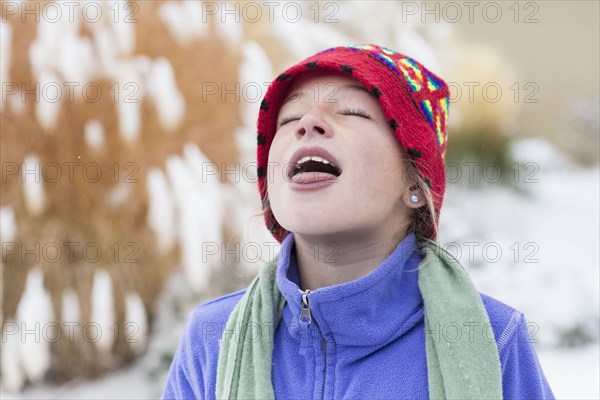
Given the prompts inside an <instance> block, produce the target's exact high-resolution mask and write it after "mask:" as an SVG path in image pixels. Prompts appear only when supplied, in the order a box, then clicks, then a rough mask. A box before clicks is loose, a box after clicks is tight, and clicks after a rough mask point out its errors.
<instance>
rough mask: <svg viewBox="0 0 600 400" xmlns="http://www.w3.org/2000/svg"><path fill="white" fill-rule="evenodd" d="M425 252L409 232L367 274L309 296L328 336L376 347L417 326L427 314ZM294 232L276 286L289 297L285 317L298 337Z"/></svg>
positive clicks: (316, 319)
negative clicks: (421, 282)
mask: <svg viewBox="0 0 600 400" xmlns="http://www.w3.org/2000/svg"><path fill="white" fill-rule="evenodd" d="M421 261H422V255H421V253H420V251H419V247H418V245H417V241H416V238H415V235H414V234H413V233H412V232H411V233H408V234H407V235H406V236H405V238H404V239H403V240H402V241H401V242H400V244H399V245H398V246H397V247H396V249H395V250H394V251H393V252H392V254H390V255H389V256H388V257H387V258H386V259H385V260H384V261H383V262H382V263H381V264H380V265H378V266H377V267H376V268H375V269H374V270H372V271H371V272H370V273H368V274H367V275H365V276H363V277H360V278H358V279H355V280H353V281H350V282H345V283H342V284H338V285H333V286H327V287H323V288H319V289H316V290H314V291H311V292H310V293H309V295H308V300H309V304H310V312H311V317H312V321H313V322H316V325H317V326H318V328H319V331H320V332H321V334H322V335H323V336H324V337H327V338H329V339H331V340H333V341H334V342H335V343H337V344H341V345H350V346H375V345H381V344H384V343H387V342H389V341H391V340H393V339H395V338H397V337H399V336H401V335H402V334H403V333H404V332H406V331H407V330H408V329H410V328H411V327H412V326H414V325H415V324H416V323H417V322H418V321H419V320H420V319H421V317H422V316H423V309H422V308H423V307H422V306H423V300H422V297H421V293H420V292H419V287H418V269H417V267H418V266H419V264H420V262H421ZM298 278H299V274H298V264H297V259H296V251H295V246H294V236H293V233H289V234H288V235H287V236H286V238H285V239H284V241H283V242H282V244H281V251H280V253H279V256H278V259H277V286H278V287H279V290H280V292H281V293H282V295H283V296H284V297H285V299H286V300H287V302H286V305H285V307H284V309H283V312H282V320H283V321H284V322H285V323H286V325H287V330H288V333H289V335H291V336H292V337H293V338H295V339H297V338H298V337H299V336H300V330H301V329H300V319H299V318H300V311H301V308H302V294H303V292H302V290H301V289H300V287H299V285H298V282H299V279H298Z"/></svg>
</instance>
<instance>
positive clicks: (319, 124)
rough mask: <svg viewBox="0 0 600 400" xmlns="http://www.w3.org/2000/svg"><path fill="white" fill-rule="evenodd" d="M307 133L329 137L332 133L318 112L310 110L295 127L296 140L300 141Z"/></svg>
mask: <svg viewBox="0 0 600 400" xmlns="http://www.w3.org/2000/svg"><path fill="white" fill-rule="evenodd" d="M307 133H310V134H317V135H323V136H326V137H331V135H332V133H333V131H332V129H331V126H330V125H329V123H327V121H325V119H324V118H323V114H322V112H321V111H320V110H317V109H312V110H310V111H309V112H307V113H306V114H304V115H303V116H302V118H301V119H300V121H299V122H298V125H297V127H296V136H297V138H298V139H300V138H301V137H302V136H304V135H306V134H307Z"/></svg>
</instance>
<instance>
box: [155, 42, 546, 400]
mask: <svg viewBox="0 0 600 400" xmlns="http://www.w3.org/2000/svg"><path fill="white" fill-rule="evenodd" d="M448 105H449V91H448V87H447V85H446V84H445V82H444V81H443V80H442V79H440V78H439V77H438V76H436V75H434V74H433V73H432V72H430V71H429V70H427V69H426V68H425V67H424V66H423V65H421V64H420V63H419V62H417V61H415V60H414V59H411V58H409V57H407V56H405V55H402V54H400V53H397V52H394V51H392V50H389V49H387V48H384V47H379V46H375V45H363V46H348V47H336V48H331V49H328V50H325V51H322V52H320V53H317V54H316V55H314V56H312V57H310V58H308V59H306V60H304V61H302V62H300V63H299V64H297V65H295V66H293V67H291V68H289V69H288V70H286V71H285V72H284V73H282V74H281V75H279V76H278V77H277V79H276V80H275V81H274V82H273V83H272V84H271V85H270V87H269V89H268V91H267V94H266V96H265V99H264V100H263V102H262V103H261V107H260V115H259V118H258V177H259V190H260V194H261V196H262V200H263V210H264V215H265V221H266V223H267V226H268V228H269V230H270V231H271V232H272V234H273V236H274V237H275V238H276V239H277V240H278V241H280V242H281V251H280V253H279V255H278V257H277V259H276V260H275V261H274V262H273V263H271V264H268V265H265V266H264V267H263V268H262V269H261V270H260V272H259V275H258V276H257V277H256V278H255V279H254V280H253V282H252V283H251V284H250V286H249V287H248V288H247V289H244V290H241V291H238V292H235V293H231V294H228V295H226V296H222V297H219V298H217V299H214V300H212V301H209V302H208V303H205V304H203V305H200V306H199V307H198V308H197V309H196V310H195V311H194V312H193V313H192V314H191V316H190V319H189V321H188V325H187V328H186V330H185V332H184V335H183V338H182V340H181V343H180V345H179V348H178V350H177V352H176V354H175V357H174V359H173V363H172V365H171V369H170V372H169V376H168V380H167V384H166V388H165V391H164V393H163V397H164V398H177V399H183V398H198V399H200V398H209V399H214V398H219V399H223V398H244V399H267V398H292V399H313V398H318V399H321V398H327V399H347V398H348V399H350V398H351V399H359V398H360V399H400V398H402V399H409V398H410V399H426V398H436V399H438V398H454V399H458V398H460V399H492V398H495V399H499V398H511V399H523V398H527V399H541V398H553V394H552V391H551V390H550V387H549V385H548V383H547V381H546V379H545V377H544V374H543V372H542V370H541V367H540V364H539V362H538V359H537V356H536V354H535V351H534V347H533V345H532V343H531V341H530V338H529V336H528V330H527V322H526V320H525V318H524V316H523V314H522V313H520V312H519V311H517V310H515V309H513V308H511V307H509V306H507V305H505V304H503V303H501V302H499V301H497V300H495V299H493V298H491V297H488V296H486V295H483V294H480V293H479V292H478V291H477V290H476V289H475V288H474V286H473V284H472V282H471V281H470V279H469V277H468V275H467V273H466V272H465V270H464V269H463V268H462V267H461V265H460V264H459V263H458V261H457V260H456V259H454V258H453V257H452V256H451V255H450V254H449V253H447V252H446V251H445V250H443V249H442V248H441V247H440V246H439V245H438V244H437V242H436V241H435V239H436V237H437V232H438V221H439V214H440V210H441V206H442V200H443V195H444V190H445V171H444V155H445V151H446V139H447V137H446V134H447V132H446V127H447V118H448Z"/></svg>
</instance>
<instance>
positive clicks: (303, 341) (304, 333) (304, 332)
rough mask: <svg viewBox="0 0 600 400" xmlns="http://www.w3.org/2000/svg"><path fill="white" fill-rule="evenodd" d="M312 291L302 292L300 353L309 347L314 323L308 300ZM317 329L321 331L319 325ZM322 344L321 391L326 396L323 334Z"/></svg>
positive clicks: (303, 352) (324, 341) (325, 345)
mask: <svg viewBox="0 0 600 400" xmlns="http://www.w3.org/2000/svg"><path fill="white" fill-rule="evenodd" d="M310 292H311V291H310V290H309V289H307V290H305V291H304V292H302V309H301V310H300V330H301V333H300V355H305V354H306V350H307V349H308V336H309V331H308V326H309V325H310V324H311V323H312V315H311V314H310V302H309V300H308V294H309V293H310ZM317 330H318V331H319V333H321V330H320V329H319V327H318V326H317ZM321 345H322V346H323V358H324V360H323V361H324V366H323V388H322V390H321V393H322V394H323V396H325V378H326V377H327V341H326V340H325V338H324V337H323V336H322V335H321Z"/></svg>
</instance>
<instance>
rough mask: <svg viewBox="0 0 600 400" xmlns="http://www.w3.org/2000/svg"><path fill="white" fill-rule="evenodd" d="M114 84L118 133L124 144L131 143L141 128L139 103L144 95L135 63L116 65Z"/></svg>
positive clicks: (123, 62) (136, 137)
mask: <svg viewBox="0 0 600 400" xmlns="http://www.w3.org/2000/svg"><path fill="white" fill-rule="evenodd" d="M115 75H116V82H115V85H116V87H115V90H116V92H115V93H116V94H115V96H116V99H115V100H116V103H117V114H118V117H119V132H120V133H121V137H122V138H123V139H124V140H125V142H126V143H133V142H134V141H135V140H137V139H138V137H139V135H140V129H141V126H142V115H141V114H142V112H141V101H142V98H143V95H144V92H143V90H142V88H143V85H142V78H141V76H140V74H139V72H138V70H137V68H136V63H135V61H130V60H128V61H120V62H119V63H118V68H117V72H116V73H115Z"/></svg>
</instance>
